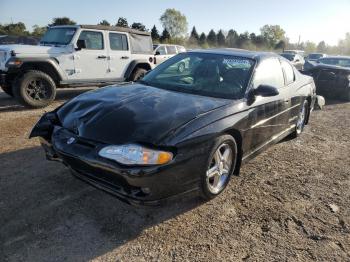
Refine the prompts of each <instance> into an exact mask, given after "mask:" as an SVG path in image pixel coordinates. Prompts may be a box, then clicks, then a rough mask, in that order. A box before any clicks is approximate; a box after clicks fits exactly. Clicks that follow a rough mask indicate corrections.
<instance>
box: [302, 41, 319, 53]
mask: <svg viewBox="0 0 350 262" xmlns="http://www.w3.org/2000/svg"><path fill="white" fill-rule="evenodd" d="M316 48H317V47H316V44H315V43H313V42H310V41H306V43H305V49H304V50H305V52H306V53H308V54H309V53H313V52H316Z"/></svg>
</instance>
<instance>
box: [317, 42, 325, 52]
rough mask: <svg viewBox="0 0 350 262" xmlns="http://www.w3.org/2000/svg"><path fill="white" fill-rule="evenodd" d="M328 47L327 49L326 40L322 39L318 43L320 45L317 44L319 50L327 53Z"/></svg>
mask: <svg viewBox="0 0 350 262" xmlns="http://www.w3.org/2000/svg"><path fill="white" fill-rule="evenodd" d="M326 49H327V46H326V42H325V41H321V42H319V43H318V45H317V52H320V53H325V52H326Z"/></svg>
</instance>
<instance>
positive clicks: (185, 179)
mask: <svg viewBox="0 0 350 262" xmlns="http://www.w3.org/2000/svg"><path fill="white" fill-rule="evenodd" d="M213 52H215V51H213ZM223 52H224V53H225V54H227V53H230V52H231V51H223ZM238 54H240V55H242V54H241V53H240V52H238ZM234 55H235V56H237V53H234ZM243 55H247V56H248V55H250V56H251V57H252V58H254V59H256V61H257V64H258V62H259V61H260V60H261V59H265V58H266V57H267V58H268V57H271V56H273V57H276V56H274V55H270V54H269V55H266V54H265V53H262V54H259V53H255V52H252V54H251V53H248V54H243ZM295 76H296V80H295V82H293V83H291V84H290V85H288V86H285V87H283V88H280V89H279V94H278V95H277V96H274V97H260V96H257V97H255V96H254V97H253V99H252V98H251V97H250V96H251V93H252V92H251V91H252V90H250V89H249V88H248V90H247V92H246V96H245V97H244V98H242V99H239V100H229V99H222V98H212V97H204V96H199V95H193V94H184V93H179V92H175V91H168V90H164V89H159V88H155V87H150V86H144V85H142V84H133V85H126V86H119V87H118V86H114V87H108V88H104V89H100V90H96V91H91V92H88V93H85V94H83V95H80V96H78V97H76V98H74V99H73V100H71V101H69V102H67V103H66V104H64V105H63V106H61V107H60V108H58V109H56V110H55V111H53V112H50V113H47V114H45V115H44V116H43V117H42V118H41V120H40V121H39V122H38V123H37V125H36V126H35V127H34V129H33V131H32V133H31V135H30V137H35V136H40V137H41V141H42V145H43V147H44V149H45V151H46V154H47V157H48V159H51V160H59V161H62V162H63V163H64V164H66V165H67V166H69V167H70V168H71V169H72V171H73V173H74V174H75V175H77V176H78V177H79V178H81V179H83V180H85V181H87V182H89V183H91V184H93V185H95V186H97V187H100V188H103V189H104V190H106V191H108V192H111V193H113V194H115V195H116V196H117V197H119V198H120V199H122V200H124V201H127V202H129V203H133V204H154V203H158V201H159V200H163V199H167V198H169V197H171V196H173V195H177V194H182V193H187V192H194V191H196V190H197V188H198V183H199V175H200V174H202V173H203V172H205V169H206V163H207V160H208V152H210V150H211V147H212V143H213V139H214V138H215V137H217V136H219V135H221V134H224V133H228V134H231V135H233V136H234V138H235V139H236V140H237V142H238V145H239V157H240V158H241V159H239V160H242V161H243V162H244V161H247V160H249V159H251V158H252V157H254V156H255V155H257V154H258V153H259V152H261V151H262V150H264V149H265V148H266V147H267V146H268V145H270V144H273V143H276V142H278V141H279V140H281V139H283V138H284V137H285V136H287V135H288V134H290V133H291V132H293V130H294V126H295V123H296V116H297V115H298V113H299V111H300V108H301V105H302V104H303V101H304V100H305V99H308V100H309V102H310V103H309V104H310V111H311V110H312V108H313V103H314V100H315V97H314V90H313V82H312V80H311V78H309V77H307V76H302V75H301V74H300V73H299V72H298V71H297V70H295ZM71 137H74V138H75V140H74V143H67V141H68V140H69V139H70V138H71ZM126 143H140V144H144V145H147V146H149V147H154V148H166V149H167V150H170V151H172V152H173V153H174V155H175V157H174V159H173V160H172V161H171V162H169V163H167V164H165V165H162V166H141V167H140V166H135V167H128V166H124V165H121V164H119V163H117V162H115V161H112V160H108V159H105V158H102V157H100V156H99V155H98V151H99V150H100V149H101V148H102V147H104V146H106V145H109V144H126ZM238 168H239V165H238ZM238 170H239V169H237V170H236V171H235V174H238ZM144 188H147V189H148V191H149V192H150V193H145V192H144V190H143V189H144Z"/></svg>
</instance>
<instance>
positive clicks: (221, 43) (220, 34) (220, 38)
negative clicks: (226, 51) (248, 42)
mask: <svg viewBox="0 0 350 262" xmlns="http://www.w3.org/2000/svg"><path fill="white" fill-rule="evenodd" d="M225 40H226V39H225V36H224V34H223V32H222V30H221V29H220V30H219V32H218V35H217V41H218V46H221V47H222V46H225V42H226V41H225Z"/></svg>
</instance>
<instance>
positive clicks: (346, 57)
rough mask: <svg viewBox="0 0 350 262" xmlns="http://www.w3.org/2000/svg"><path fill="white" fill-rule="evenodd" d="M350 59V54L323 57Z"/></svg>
mask: <svg viewBox="0 0 350 262" xmlns="http://www.w3.org/2000/svg"><path fill="white" fill-rule="evenodd" d="M329 58H330V59H350V56H345V55H344V56H341V55H333V56H327V57H322V58H321V59H329Z"/></svg>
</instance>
